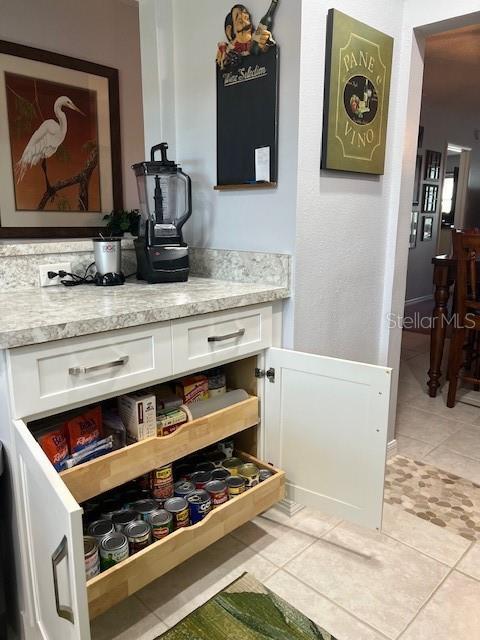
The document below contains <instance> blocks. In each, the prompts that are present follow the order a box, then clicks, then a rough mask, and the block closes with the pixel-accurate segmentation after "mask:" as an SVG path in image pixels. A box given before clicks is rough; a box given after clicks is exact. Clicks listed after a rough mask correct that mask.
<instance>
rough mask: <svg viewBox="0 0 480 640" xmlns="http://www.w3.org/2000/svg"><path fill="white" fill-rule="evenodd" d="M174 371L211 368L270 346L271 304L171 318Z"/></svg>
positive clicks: (181, 371)
mask: <svg viewBox="0 0 480 640" xmlns="http://www.w3.org/2000/svg"><path fill="white" fill-rule="evenodd" d="M172 337H173V372H174V374H178V373H184V372H186V371H193V370H195V369H200V368H202V367H210V366H213V365H215V364H216V363H219V362H225V361H226V360H229V359H233V358H236V357H240V356H245V355H249V354H253V353H257V352H258V351H260V350H262V349H265V348H267V347H270V346H271V345H272V307H271V305H255V306H254V307H245V308H243V309H234V310H233V311H219V312H218V313H208V314H205V315H203V316H197V317H194V318H182V319H180V320H174V321H172Z"/></svg>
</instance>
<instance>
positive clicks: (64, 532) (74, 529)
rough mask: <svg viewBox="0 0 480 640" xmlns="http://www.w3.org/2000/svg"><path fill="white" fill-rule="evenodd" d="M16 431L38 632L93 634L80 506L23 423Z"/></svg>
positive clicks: (52, 637)
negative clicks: (88, 604)
mask: <svg viewBox="0 0 480 640" xmlns="http://www.w3.org/2000/svg"><path fill="white" fill-rule="evenodd" d="M14 432H15V447H16V453H17V458H18V470H19V484H20V495H21V501H22V504H21V511H22V512H21V513H20V514H19V516H20V519H21V523H22V529H23V530H24V532H23V535H24V537H25V539H26V544H27V559H28V565H29V566H28V567H27V568H26V570H27V571H28V581H27V582H28V584H30V585H31V590H32V594H31V595H32V598H33V616H34V620H33V623H34V627H35V631H36V636H35V637H40V638H42V639H43V640H89V638H90V623H89V618H88V606H87V592H86V579H85V565H84V560H83V558H84V554H83V531H82V509H81V508H80V506H79V505H78V504H77V503H76V501H75V500H74V499H73V497H72V495H71V494H70V492H69V491H68V489H67V487H66V486H65V484H64V483H63V481H62V480H61V479H60V477H59V475H58V473H57V472H56V471H55V469H54V467H53V466H52V465H51V464H50V462H49V460H48V459H47V457H46V456H45V455H44V453H43V451H42V450H41V448H40V447H39V445H38V443H37V442H36V440H35V438H34V437H33V436H32V434H31V433H30V431H29V430H28V428H27V427H26V425H25V423H24V422H22V421H20V420H17V421H15V422H14ZM27 588H28V587H27Z"/></svg>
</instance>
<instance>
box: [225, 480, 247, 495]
mask: <svg viewBox="0 0 480 640" xmlns="http://www.w3.org/2000/svg"><path fill="white" fill-rule="evenodd" d="M225 483H226V485H227V488H228V495H229V497H230V498H234V497H235V496H239V495H240V494H241V493H243V492H244V491H245V478H242V476H229V477H228V478H227V479H226V480H225Z"/></svg>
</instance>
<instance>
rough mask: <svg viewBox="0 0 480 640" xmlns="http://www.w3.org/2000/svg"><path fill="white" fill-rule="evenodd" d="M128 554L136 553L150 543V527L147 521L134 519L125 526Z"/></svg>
mask: <svg viewBox="0 0 480 640" xmlns="http://www.w3.org/2000/svg"><path fill="white" fill-rule="evenodd" d="M125 535H126V536H127V540H128V547H129V550H130V555H131V556H133V554H134V553H138V552H139V551H141V550H142V549H145V547H148V546H149V545H150V544H152V528H151V527H150V525H149V524H148V522H144V521H143V520H136V521H135V522H131V523H130V524H128V525H127V526H126V527H125Z"/></svg>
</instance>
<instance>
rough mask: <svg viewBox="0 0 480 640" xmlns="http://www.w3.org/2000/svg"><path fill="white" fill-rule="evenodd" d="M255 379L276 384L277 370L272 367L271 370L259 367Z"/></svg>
mask: <svg viewBox="0 0 480 640" xmlns="http://www.w3.org/2000/svg"><path fill="white" fill-rule="evenodd" d="M255 377H256V378H265V377H266V378H267V379H268V380H269V381H270V382H275V369H274V368H273V367H270V369H267V371H265V369H259V368H258V367H257V368H256V369H255Z"/></svg>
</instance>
